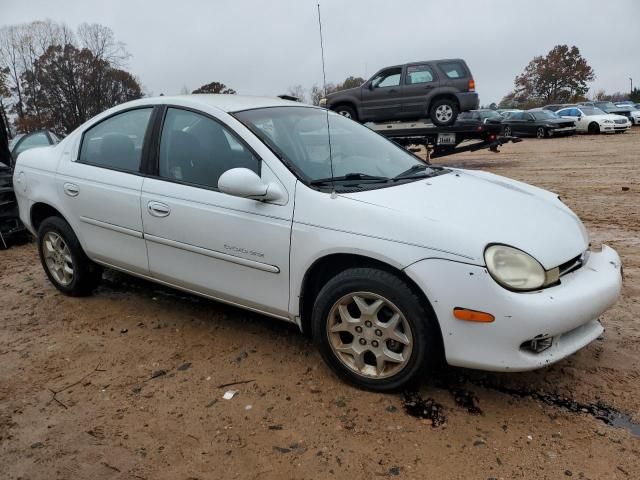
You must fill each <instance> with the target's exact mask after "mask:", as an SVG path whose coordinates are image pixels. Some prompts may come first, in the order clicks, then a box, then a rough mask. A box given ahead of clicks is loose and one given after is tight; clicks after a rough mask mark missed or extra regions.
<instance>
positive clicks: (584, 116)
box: [556, 105, 631, 133]
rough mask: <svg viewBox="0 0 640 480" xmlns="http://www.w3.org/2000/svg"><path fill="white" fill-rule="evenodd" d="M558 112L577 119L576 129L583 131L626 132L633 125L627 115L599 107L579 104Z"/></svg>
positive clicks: (560, 114)
mask: <svg viewBox="0 0 640 480" xmlns="http://www.w3.org/2000/svg"><path fill="white" fill-rule="evenodd" d="M556 114H557V115H558V116H560V117H565V118H570V119H572V120H573V121H575V122H576V131H578V132H583V133H614V132H615V133H624V132H626V131H627V130H629V128H630V127H631V122H630V121H629V119H628V118H627V117H625V116H623V115H615V114H612V113H605V112H604V111H603V110H600V109H599V108H597V107H590V106H584V105H578V106H576V107H568V108H563V109H561V110H558V111H557V112H556Z"/></svg>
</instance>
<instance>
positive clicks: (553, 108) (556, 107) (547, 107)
mask: <svg viewBox="0 0 640 480" xmlns="http://www.w3.org/2000/svg"><path fill="white" fill-rule="evenodd" d="M575 105H576V104H575V103H552V104H550V105H545V106H544V107H542V109H543V110H550V111H552V112H557V111H558V110H560V109H561V108H567V107H574V106H575Z"/></svg>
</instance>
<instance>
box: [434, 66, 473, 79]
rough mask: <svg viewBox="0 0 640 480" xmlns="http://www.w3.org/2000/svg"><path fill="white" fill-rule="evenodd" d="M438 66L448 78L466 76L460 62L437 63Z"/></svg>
mask: <svg viewBox="0 0 640 480" xmlns="http://www.w3.org/2000/svg"><path fill="white" fill-rule="evenodd" d="M438 66H439V67H440V69H441V70H442V71H443V72H444V74H445V75H446V76H447V77H449V78H453V79H455V78H464V77H466V76H467V72H466V70H465V69H464V67H463V66H462V64H461V63H460V62H444V63H439V64H438Z"/></svg>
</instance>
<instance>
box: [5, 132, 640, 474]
mask: <svg viewBox="0 0 640 480" xmlns="http://www.w3.org/2000/svg"><path fill="white" fill-rule="evenodd" d="M442 163H445V164H449V165H453V166H458V167H465V168H481V169H486V170H489V171H491V172H495V173H497V174H501V175H505V176H507V177H511V178H515V179H518V180H523V181H525V182H529V183H533V184H535V185H538V186H541V187H544V188H547V189H550V190H552V191H555V192H557V193H558V194H560V195H561V196H562V198H563V200H564V201H565V202H566V203H567V204H569V206H571V208H573V209H574V210H575V211H576V212H577V213H578V214H579V215H580V217H581V218H582V219H583V220H584V221H585V223H586V226H587V228H588V230H589V232H590V234H591V236H592V238H593V240H594V241H595V242H606V243H608V244H610V245H612V246H613V247H614V248H616V249H617V250H618V252H619V253H620V254H621V256H622V258H623V262H624V266H625V282H624V289H623V294H622V297H621V299H620V300H619V301H618V303H617V304H616V306H615V307H614V308H612V309H611V310H610V311H608V312H607V313H605V314H604V316H603V318H602V321H603V324H604V325H605V327H606V332H605V334H604V336H603V337H602V338H601V339H599V340H597V341H596V342H594V343H593V344H591V345H589V346H588V347H587V348H585V349H583V350H582V351H580V352H578V353H577V354H576V355H574V356H572V357H570V358H568V359H566V360H564V361H562V362H560V363H558V364H556V365H554V366H551V367H549V368H546V369H543V370H539V371H536V372H531V373H525V374H494V373H483V372H473V371H469V370H463V369H454V368H446V367H445V368H443V370H442V371H441V372H439V373H438V374H437V375H435V376H434V377H433V378H431V379H426V380H425V382H424V383H423V385H422V387H421V389H420V392H419V396H420V397H421V398H422V399H425V401H426V402H427V404H428V405H429V406H431V405H434V407H433V408H434V409H435V410H436V411H437V412H436V413H438V415H439V417H438V419H439V420H441V424H440V422H437V421H436V422H434V421H432V420H429V419H421V418H417V417H415V416H412V415H409V414H408V413H407V412H406V411H405V408H404V407H405V403H404V398H403V395H400V394H394V395H380V394H373V393H368V392H362V391H359V390H356V389H354V388H352V387H350V386H348V385H345V384H344V383H342V382H340V381H339V380H337V379H336V378H335V377H334V376H333V375H332V374H331V373H330V372H329V370H328V369H327V368H326V367H325V366H324V365H323V363H322V361H321V359H320V357H319V355H318V353H317V352H316V351H315V350H314V348H313V346H312V344H311V343H310V341H309V340H308V339H307V338H305V337H304V336H303V335H301V334H299V333H298V332H297V330H296V329H295V328H293V327H292V326H290V325H287V324H285V323H280V322H276V321H272V320H270V319H267V318H265V317H262V316H259V315H256V314H252V313H247V312H245V311H242V310H239V309H235V308H232V307H228V306H225V305H221V304H219V303H215V302H211V301H207V300H202V299H198V298H194V297H188V296H183V295H182V294H181V293H177V292H175V291H171V290H168V289H165V288H161V287H158V286H155V285H152V284H149V283H147V282H143V281H140V280H136V279H133V278H131V277H127V276H124V275H121V274H117V273H113V272H107V274H106V275H105V281H104V283H103V285H102V286H101V287H100V289H99V290H98V291H97V292H96V295H94V296H92V297H90V298H83V299H76V298H68V297H65V296H63V295H61V294H59V293H58V292H57V291H56V290H55V289H54V288H53V287H52V286H51V284H50V283H49V282H48V281H47V280H46V278H45V275H44V273H43V271H42V269H41V267H40V264H39V261H38V259H37V252H36V248H35V245H34V244H26V245H22V246H17V247H13V248H11V249H10V250H8V251H3V252H0V260H1V261H0V289H1V290H0V291H1V292H2V293H0V301H1V302H2V307H1V309H0V312H1V314H0V366H1V368H0V478H3V479H4V478H8V479H18V478H20V479H54V478H60V479H69V478H79V479H86V478H91V479H103V478H104V479H106V478H109V479H148V480H151V479H154V480H155V479H210V478H211V479H214V478H215V479H218V478H225V479H233V478H274V479H275V478H278V479H283V478H300V479H303V478H305V479H306V478H323V479H326V478H349V479H359V478H363V479H364V478H367V479H370V478H374V477H377V476H380V477H399V478H437V479H450V478H451V479H482V480H487V479H491V478H494V479H513V478H525V479H559V478H565V477H576V478H585V479H587V478H589V479H605V478H606V479H637V478H640V451H639V450H640V431H639V430H638V428H639V426H638V424H640V414H639V413H638V412H640V374H639V368H638V367H639V365H640V348H639V346H638V345H639V344H638V339H639V337H640V303H639V299H640V248H639V247H640V128H635V129H634V130H633V131H631V132H628V133H626V134H624V135H613V136H576V137H572V138H560V139H548V140H535V139H532V140H525V141H523V142H522V143H519V144H516V145H508V146H505V147H503V148H502V152H501V153H499V154H494V153H491V152H477V153H473V154H462V155H457V156H454V157H451V158H449V159H445V160H443V161H442ZM550 234H552V232H550ZM238 381H243V382H246V383H241V384H238V385H236V386H232V387H224V386H223V387H220V385H223V384H227V383H231V382H238ZM229 389H235V390H238V393H237V394H236V395H235V396H234V397H233V398H232V399H231V400H225V399H223V398H222V396H223V394H224V392H225V391H227V390H229ZM412 400H414V401H415V400H416V399H415V398H413V399H412ZM432 402H433V403H432ZM430 411H431V410H430ZM602 416H607V417H608V419H609V423H611V422H612V421H613V422H614V423H615V424H616V425H618V426H613V425H610V424H607V423H606V422H605V421H603V419H602V418H598V417H602ZM634 422H636V423H634ZM434 423H435V424H436V425H438V426H434Z"/></svg>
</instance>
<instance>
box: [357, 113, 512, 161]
mask: <svg viewBox="0 0 640 480" xmlns="http://www.w3.org/2000/svg"><path fill="white" fill-rule="evenodd" d="M365 126H367V127H369V128H370V129H371V130H373V131H375V132H377V133H379V134H380V135H382V136H384V137H387V138H388V139H389V140H392V141H394V142H395V143H397V144H399V145H401V146H403V147H405V148H408V147H409V146H411V145H421V146H424V147H425V148H426V150H427V159H426V160H427V163H429V161H430V160H431V159H432V158H437V157H444V156H446V155H453V154H456V153H462V152H475V151H476V150H482V149H484V148H488V149H490V150H491V151H492V152H498V151H499V150H498V147H500V146H501V145H504V144H505V143H509V142H513V143H517V142H520V141H522V139H521V138H518V137H507V136H503V135H500V132H501V129H502V127H501V125H500V124H499V123H480V122H478V123H477V124H474V125H451V126H448V127H437V126H435V125H434V124H433V123H427V122H424V121H416V122H390V123H367V124H365Z"/></svg>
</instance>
